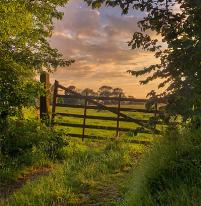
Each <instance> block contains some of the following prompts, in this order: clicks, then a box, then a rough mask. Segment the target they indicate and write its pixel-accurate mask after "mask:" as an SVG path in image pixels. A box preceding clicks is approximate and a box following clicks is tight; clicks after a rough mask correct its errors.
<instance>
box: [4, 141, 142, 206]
mask: <svg viewBox="0 0 201 206" xmlns="http://www.w3.org/2000/svg"><path fill="white" fill-rule="evenodd" d="M142 152H143V150H142V148H141V149H140V148H139V147H135V146H129V145H128V144H122V143H120V142H118V141H114V142H110V143H108V144H107V145H104V144H102V145H100V143H98V142H92V141H90V142H85V144H80V142H78V143H76V142H75V141H73V142H71V143H70V145H69V146H68V147H67V148H66V153H67V158H66V160H65V162H64V163H63V164H62V165H60V166H59V167H57V169H55V171H54V172H52V173H51V174H50V175H48V176H45V177H42V178H40V179H39V180H37V181H34V182H28V183H26V184H25V186H24V187H23V188H21V189H20V190H18V191H16V192H15V193H14V194H13V195H12V196H11V197H10V198H9V199H8V200H4V201H3V200H2V201H1V202H0V203H1V205H2V206H8V205H9V206H18V205H19V206H29V205H30V206H35V205H37V206H49V205H57V206H58V205H93V204H94V205H108V206H109V205H114V204H115V203H116V202H118V201H119V200H120V198H121V196H122V193H124V192H125V185H126V184H125V183H126V181H127V180H128V176H129V175H130V169H131V168H133V167H134V166H135V165H136V163H137V162H138V158H139V155H140V154H141V153H142Z"/></svg>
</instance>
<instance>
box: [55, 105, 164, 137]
mask: <svg viewBox="0 0 201 206" xmlns="http://www.w3.org/2000/svg"><path fill="white" fill-rule="evenodd" d="M112 107H114V106H112ZM121 107H122V108H123V107H125V108H133V109H144V108H145V106H144V105H143V104H136V105H122V106H121ZM56 113H68V114H79V115H83V114H84V109H80V108H69V107H68V108H67V107H66V108H64V107H56ZM122 113H123V114H126V115H128V116H130V117H133V118H136V119H140V120H149V118H150V117H153V116H154V114H152V113H140V112H130V111H129V112H122ZM87 115H92V116H101V117H117V115H116V114H113V113H112V112H109V111H105V110H101V111H100V110H95V109H88V110H87ZM55 122H65V123H73V124H83V119H81V118H75V117H63V116H56V118H55ZM86 125H94V126H109V127H116V125H117V122H116V121H111V120H94V119H87V120H86ZM120 127H121V128H128V129H130V130H131V131H130V132H120V138H122V139H125V140H146V141H153V140H154V138H157V137H156V136H155V135H154V134H145V133H139V134H137V136H135V135H133V133H132V130H134V129H136V128H138V127H140V126H139V125H137V124H135V123H133V122H120ZM158 127H159V126H158ZM57 128H60V129H63V130H65V132H66V134H69V135H70V134H82V128H73V127H63V126H57ZM160 129H162V127H161V126H160ZM85 134H86V135H92V136H101V137H105V138H112V137H115V135H116V131H111V130H98V129H88V128H86V129H85Z"/></svg>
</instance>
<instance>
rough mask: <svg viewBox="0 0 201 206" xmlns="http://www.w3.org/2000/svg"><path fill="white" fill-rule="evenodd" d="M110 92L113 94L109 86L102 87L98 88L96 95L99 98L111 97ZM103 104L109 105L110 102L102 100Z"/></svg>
mask: <svg viewBox="0 0 201 206" xmlns="http://www.w3.org/2000/svg"><path fill="white" fill-rule="evenodd" d="M112 92H113V88H112V87H110V86H106V85H105V86H102V87H100V88H99V90H98V93H99V95H100V96H102V97H111V96H112ZM103 102H104V103H105V104H110V103H111V101H110V100H104V101H103Z"/></svg>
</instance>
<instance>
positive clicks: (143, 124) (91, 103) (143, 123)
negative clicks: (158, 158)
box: [51, 81, 161, 140]
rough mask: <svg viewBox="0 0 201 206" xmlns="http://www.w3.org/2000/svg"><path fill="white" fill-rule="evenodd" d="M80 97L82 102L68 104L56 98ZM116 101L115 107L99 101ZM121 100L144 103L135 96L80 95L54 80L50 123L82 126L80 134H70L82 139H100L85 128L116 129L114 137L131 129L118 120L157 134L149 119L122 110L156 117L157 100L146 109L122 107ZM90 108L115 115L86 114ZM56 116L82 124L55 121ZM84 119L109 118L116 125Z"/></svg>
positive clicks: (142, 130) (143, 100)
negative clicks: (78, 110)
mask: <svg viewBox="0 0 201 206" xmlns="http://www.w3.org/2000/svg"><path fill="white" fill-rule="evenodd" d="M59 89H61V90H63V91H65V93H68V94H65V95H61V94H59V93H58V91H59ZM58 98H60V99H67V100H68V99H81V100H83V101H84V102H83V104H79V105H75V104H69V103H59V102H58V101H57V99H58ZM105 100H107V101H116V102H117V105H116V107H114V106H112V107H110V106H106V105H104V104H103V103H101V102H100V101H105ZM122 101H124V102H125V101H133V102H135V103H145V102H146V101H147V100H146V99H135V98H124V97H121V95H119V97H103V96H89V95H88V94H86V95H85V96H84V95H81V94H80V93H77V92H75V91H72V90H70V89H68V88H66V87H64V86H62V85H60V84H59V82H58V81H55V84H54V94H53V102H52V118H51V123H52V125H53V126H54V125H61V126H67V127H75V128H82V134H70V136H71V137H80V138H82V140H84V139H85V138H93V139H96V138H98V139H100V138H102V137H97V136H92V135H86V134H85V129H98V130H113V131H116V137H118V136H119V132H121V131H122V132H129V131H131V129H130V128H121V127H120V122H133V123H135V124H137V125H139V126H140V128H138V132H143V133H157V134H159V132H160V131H159V130H157V129H156V128H155V127H153V128H150V122H149V120H144V119H139V118H133V117H130V116H128V115H127V114H125V113H123V112H129V111H133V112H142V113H151V114H153V116H154V117H157V116H158V114H160V113H161V112H160V111H158V102H155V104H154V109H152V110H147V109H142V108H139V109H133V108H123V107H121V102H122ZM57 107H69V108H82V109H83V114H82V115H80V114H72V113H61V112H60V113H57V112H56V108H57ZM90 109H97V110H106V111H109V112H111V113H113V114H115V115H116V117H105V116H92V115H87V110H90ZM56 116H63V117H74V118H80V119H83V123H82V124H74V123H65V122H57V121H55V117H56ZM86 119H94V120H109V121H115V122H116V127H111V126H96V125H88V124H86Z"/></svg>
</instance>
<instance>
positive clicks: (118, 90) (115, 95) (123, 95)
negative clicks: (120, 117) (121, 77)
mask: <svg viewBox="0 0 201 206" xmlns="http://www.w3.org/2000/svg"><path fill="white" fill-rule="evenodd" d="M120 94H121V97H125V94H124V91H123V89H121V88H118V87H117V88H114V89H113V92H112V96H114V97H119V95H120Z"/></svg>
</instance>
